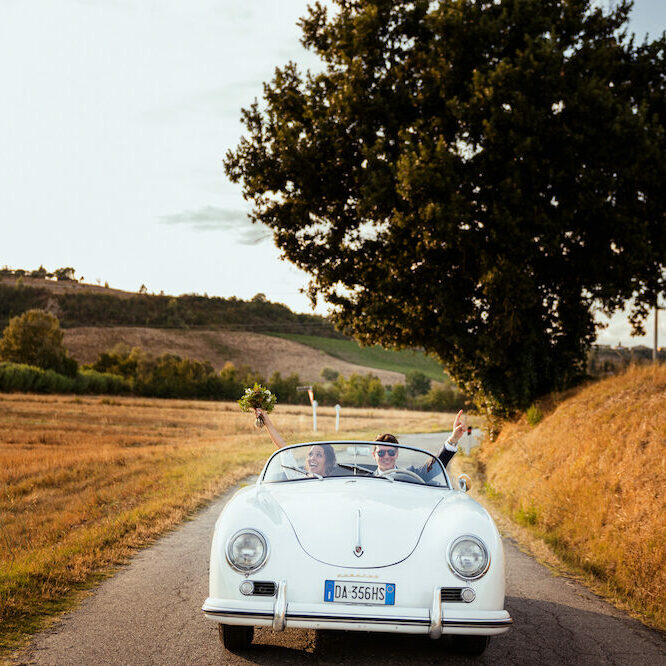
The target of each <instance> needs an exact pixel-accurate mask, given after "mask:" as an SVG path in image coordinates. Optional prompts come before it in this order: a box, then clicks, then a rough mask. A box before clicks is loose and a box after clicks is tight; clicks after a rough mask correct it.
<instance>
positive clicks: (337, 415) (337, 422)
mask: <svg viewBox="0 0 666 666" xmlns="http://www.w3.org/2000/svg"><path fill="white" fill-rule="evenodd" d="M338 430H340V405H336V406H335V431H336V432H337V431H338Z"/></svg>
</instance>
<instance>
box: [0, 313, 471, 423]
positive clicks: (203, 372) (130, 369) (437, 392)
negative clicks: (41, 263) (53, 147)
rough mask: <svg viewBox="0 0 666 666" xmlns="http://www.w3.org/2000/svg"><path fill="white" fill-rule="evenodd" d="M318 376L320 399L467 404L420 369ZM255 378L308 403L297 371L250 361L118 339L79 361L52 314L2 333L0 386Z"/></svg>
mask: <svg viewBox="0 0 666 666" xmlns="http://www.w3.org/2000/svg"><path fill="white" fill-rule="evenodd" d="M322 378H323V380H324V381H323V382H321V383H315V384H314V386H313V389H314V392H315V396H316V398H317V401H318V403H319V404H321V405H335V404H340V405H343V406H352V407H404V408H411V409H424V410H436V411H447V410H454V409H458V408H460V407H463V406H465V403H466V400H465V397H464V396H463V395H462V394H460V393H459V392H458V391H456V390H455V389H452V388H450V387H441V386H436V387H432V385H431V384H432V383H431V381H430V379H429V378H428V377H426V376H425V375H424V374H423V373H421V372H418V371H416V372H412V373H408V375H407V381H406V382H405V384H401V383H399V384H395V385H393V386H384V385H383V384H382V383H381V381H380V380H379V379H378V378H377V377H375V376H372V375H358V374H352V375H351V376H350V377H349V378H345V377H343V376H342V375H340V374H339V373H337V372H336V371H335V370H332V369H330V368H325V369H324V370H323V371H322ZM255 382H259V383H261V384H265V385H267V386H268V387H269V388H270V389H271V391H273V392H274V393H275V394H276V396H277V398H278V401H279V402H281V403H286V404H307V403H308V402H309V398H308V395H307V393H305V392H302V391H299V390H298V387H299V386H300V385H301V384H302V382H301V379H300V378H299V376H298V375H297V374H295V373H292V374H290V375H289V376H287V377H283V376H282V375H281V374H280V373H279V372H275V373H273V374H272V375H271V376H270V377H269V378H268V379H267V380H266V379H265V378H264V377H263V376H262V375H261V374H259V373H258V372H256V371H254V370H252V369H251V368H250V367H249V366H239V367H236V366H234V365H233V364H232V363H227V364H226V365H225V366H224V368H222V370H221V371H220V372H216V370H215V369H214V368H213V366H212V365H211V364H210V363H208V362H207V361H197V360H193V359H188V358H181V357H180V356H177V355H175V354H163V355H161V356H152V355H151V354H148V353H147V352H145V351H143V350H141V349H139V348H137V347H135V348H133V349H130V348H129V347H127V346H123V345H119V346H117V347H115V348H114V349H112V350H109V351H106V352H104V353H102V354H100V356H99V358H98V359H97V361H96V362H95V363H93V364H91V365H89V366H84V367H83V368H79V367H78V364H77V362H76V361H75V360H74V359H73V358H71V357H70V356H69V355H68V354H67V350H66V349H65V347H64V344H63V336H62V331H61V330H60V326H59V322H58V319H57V317H55V316H54V315H52V314H50V313H48V312H44V311H40V310H30V311H28V312H26V313H24V314H23V315H20V316H18V317H14V318H12V320H11V321H10V323H9V325H8V326H7V327H6V328H5V330H4V333H3V336H2V338H1V339H0V391H24V392H36V393H95V394H99V393H109V394H127V395H140V396H146V397H157V398H187V399H205V400H236V399H238V398H239V397H240V395H241V394H242V392H243V390H244V389H245V387H247V386H251V385H253V384H254V383H255Z"/></svg>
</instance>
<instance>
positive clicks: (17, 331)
mask: <svg viewBox="0 0 666 666" xmlns="http://www.w3.org/2000/svg"><path fill="white" fill-rule="evenodd" d="M0 360H4V361H11V362H13V363H26V364H28V365H34V366H37V367H38V368H44V369H45V370H55V372H58V373H60V374H63V375H68V376H74V375H76V371H77V367H78V365H77V363H76V361H75V360H74V359H73V358H71V357H70V356H68V355H67V349H66V348H65V345H64V343H63V332H62V330H61V329H60V322H59V321H58V318H57V317H56V316H55V315H52V314H51V313H49V312H44V311H43V310H28V311H27V312H24V313H23V314H22V315H19V316H18V317H12V319H10V321H9V325H8V326H7V327H6V328H5V330H4V331H3V335H2V338H0Z"/></svg>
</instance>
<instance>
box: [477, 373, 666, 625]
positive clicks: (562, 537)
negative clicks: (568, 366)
mask: <svg viewBox="0 0 666 666" xmlns="http://www.w3.org/2000/svg"><path fill="white" fill-rule="evenodd" d="M544 411H545V412H546V416H545V418H544V419H543V420H542V421H541V422H540V423H538V424H537V425H536V426H530V425H529V424H528V423H527V422H526V421H525V420H524V419H523V420H521V421H520V422H518V423H513V424H507V425H505V426H504V428H503V429H502V432H501V434H500V436H499V437H498V439H497V440H496V441H495V442H485V443H484V445H483V447H482V450H481V451H480V453H479V461H480V463H481V464H482V465H483V466H484V467H485V477H486V482H487V483H486V487H485V493H486V496H487V497H488V498H489V499H491V500H493V501H494V502H496V503H497V504H498V505H499V506H500V507H501V508H502V509H503V510H505V511H506V512H507V513H508V514H509V515H511V517H512V518H513V519H514V520H516V521H517V522H519V523H521V524H522V525H525V526H527V527H528V528H529V529H530V530H531V531H532V532H534V533H535V534H536V535H537V536H540V537H542V538H543V539H545V541H546V542H547V543H549V544H550V545H551V547H553V549H554V550H555V552H556V553H557V554H558V555H560V556H561V557H562V558H563V559H564V560H565V561H567V562H568V563H569V564H571V565H573V567H574V568H575V569H576V570H578V571H580V572H582V573H583V575H587V576H588V577H589V578H590V580H591V582H592V583H593V585H595V587H596V589H598V590H599V591H601V592H602V593H603V594H605V595H607V596H608V597H610V598H612V599H614V600H616V602H619V603H620V604H621V605H628V606H629V607H630V608H632V609H633V610H634V611H635V612H636V613H638V614H639V615H640V616H641V617H642V618H643V619H645V620H646V621H647V622H648V623H650V624H652V625H655V626H657V627H658V628H660V629H662V630H666V519H665V516H666V455H665V454H666V365H661V366H657V367H653V366H647V367H646V366H642V367H637V368H632V369H630V370H629V371H628V372H627V373H625V374H623V375H619V376H616V377H612V378H609V379H605V380H603V381H599V382H596V383H593V384H589V385H587V386H585V387H583V388H581V389H579V390H577V391H575V392H573V394H570V395H569V396H568V397H566V398H564V399H562V400H561V401H560V402H559V404H556V405H555V406H552V405H551V406H550V408H547V407H544Z"/></svg>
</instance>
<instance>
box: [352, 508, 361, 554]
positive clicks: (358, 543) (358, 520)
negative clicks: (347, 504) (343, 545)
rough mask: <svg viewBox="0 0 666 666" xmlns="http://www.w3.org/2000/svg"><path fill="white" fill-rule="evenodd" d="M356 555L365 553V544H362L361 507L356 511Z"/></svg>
mask: <svg viewBox="0 0 666 666" xmlns="http://www.w3.org/2000/svg"><path fill="white" fill-rule="evenodd" d="M354 555H356V557H361V555H363V545H362V544H361V509H358V510H357V511H356V546H355V547H354Z"/></svg>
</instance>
